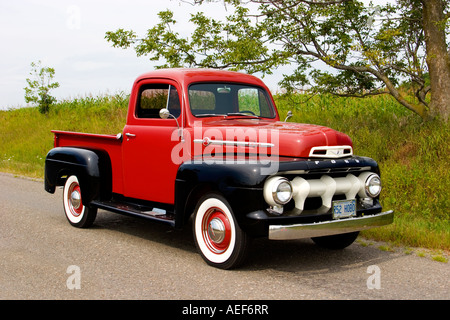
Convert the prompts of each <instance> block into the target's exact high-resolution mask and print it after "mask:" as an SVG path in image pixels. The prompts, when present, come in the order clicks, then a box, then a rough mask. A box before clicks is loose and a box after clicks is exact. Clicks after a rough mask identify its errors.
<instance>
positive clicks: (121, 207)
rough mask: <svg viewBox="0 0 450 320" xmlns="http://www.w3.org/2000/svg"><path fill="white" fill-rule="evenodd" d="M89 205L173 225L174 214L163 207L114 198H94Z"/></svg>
mask: <svg viewBox="0 0 450 320" xmlns="http://www.w3.org/2000/svg"><path fill="white" fill-rule="evenodd" d="M91 206H92V207H95V208H98V209H103V210H107V211H112V212H115V213H120V214H124V215H128V216H133V217H140V218H145V219H150V220H153V221H159V222H163V223H168V224H170V225H171V226H175V217H174V215H173V214H172V212H167V211H166V210H164V209H159V208H149V207H142V206H139V205H133V204H131V203H123V202H119V201H114V200H110V201H97V200H94V201H92V202H91Z"/></svg>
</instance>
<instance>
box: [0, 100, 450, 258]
mask: <svg viewBox="0 0 450 320" xmlns="http://www.w3.org/2000/svg"><path fill="white" fill-rule="evenodd" d="M275 99H276V101H277V105H278V108H279V111H280V117H281V118H282V119H284V117H285V116H286V114H287V112H288V111H289V110H291V111H292V112H293V113H294V116H293V118H291V119H290V120H289V121H291V122H303V123H314V124H319V125H325V126H328V127H331V128H334V129H336V130H339V131H342V132H344V133H346V134H348V135H349V136H350V137H351V138H352V140H353V143H354V152H355V154H357V155H362V156H368V157H372V158H374V159H375V160H377V161H378V163H379V165H380V168H381V173H382V180H383V192H382V204H383V207H384V209H386V210H388V209H393V210H394V211H395V214H396V218H395V222H394V223H393V224H392V225H389V226H386V227H383V228H376V229H371V230H367V231H364V233H363V235H364V236H365V237H367V238H369V239H373V240H380V241H385V242H388V243H389V244H390V245H394V246H395V245H403V246H409V247H423V248H430V249H438V250H444V251H448V250H450V223H449V211H450V197H449V190H450V175H449V173H448V172H449V170H448V166H449V165H450V148H449V141H450V128H449V126H450V125H449V124H448V123H447V124H444V123H442V122H439V121H433V122H427V123H423V122H422V121H421V119H420V118H419V117H418V116H416V115H413V114H412V113H411V112H409V111H408V110H406V109H405V108H404V107H401V106H399V105H398V104H397V103H396V102H395V101H393V99H392V98H391V97H390V96H377V97H370V98H366V99H363V100H361V99H354V98H338V97H334V96H327V95H321V96H315V97H313V98H311V99H309V100H308V99H307V98H306V97H305V96H303V95H295V96H291V97H285V96H281V95H280V96H276V97H275ZM127 107H128V97H127V95H125V94H117V95H113V96H99V97H85V98H78V99H73V100H70V101H69V100H68V101H62V102H59V103H57V104H56V105H55V106H53V108H52V109H51V111H50V113H49V115H48V116H45V115H41V114H40V113H39V112H38V110H37V108H22V109H16V110H9V111H0V139H1V141H2V143H1V144H0V171H3V172H10V173H14V174H18V175H25V176H29V177H33V178H43V172H44V160H45V156H46V154H47V152H48V151H49V150H50V149H51V148H52V147H53V135H52V134H51V133H50V130H52V129H58V130H68V131H82V132H92V133H105V134H107V133H108V134H116V133H118V132H121V131H122V129H123V126H124V124H125V121H126V114H127ZM437 260H439V258H437ZM441 260H442V259H441Z"/></svg>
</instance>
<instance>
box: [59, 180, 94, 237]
mask: <svg viewBox="0 0 450 320" xmlns="http://www.w3.org/2000/svg"><path fill="white" fill-rule="evenodd" d="M63 205H64V212H65V214H66V218H67V220H69V223H70V224H71V225H72V226H74V227H77V228H88V227H90V226H91V225H92V224H93V223H94V220H95V218H96V217H97V208H90V207H88V206H85V205H84V204H83V200H82V199H81V188H80V184H79V182H78V178H77V177H76V176H70V177H68V178H67V180H66V183H65V185H64V192H63Z"/></svg>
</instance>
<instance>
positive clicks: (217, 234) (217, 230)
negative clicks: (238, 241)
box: [208, 218, 225, 243]
mask: <svg viewBox="0 0 450 320" xmlns="http://www.w3.org/2000/svg"><path fill="white" fill-rule="evenodd" d="M208 236H209V238H210V239H211V241H213V242H214V243H221V242H222V241H223V240H224V239H225V225H224V224H223V222H222V220H220V219H219V218H214V219H212V220H211V221H210V222H209V225H208Z"/></svg>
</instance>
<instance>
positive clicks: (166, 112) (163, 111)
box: [159, 108, 175, 119]
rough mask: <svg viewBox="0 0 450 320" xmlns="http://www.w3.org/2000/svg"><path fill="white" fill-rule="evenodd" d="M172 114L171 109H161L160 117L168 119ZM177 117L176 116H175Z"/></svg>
mask: <svg viewBox="0 0 450 320" xmlns="http://www.w3.org/2000/svg"><path fill="white" fill-rule="evenodd" d="M170 116H171V114H170V111H169V110H168V109H166V108H163V109H161V110H159V117H160V118H161V119H168V118H169V117H170ZM174 118H175V117H174Z"/></svg>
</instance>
